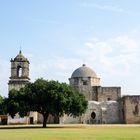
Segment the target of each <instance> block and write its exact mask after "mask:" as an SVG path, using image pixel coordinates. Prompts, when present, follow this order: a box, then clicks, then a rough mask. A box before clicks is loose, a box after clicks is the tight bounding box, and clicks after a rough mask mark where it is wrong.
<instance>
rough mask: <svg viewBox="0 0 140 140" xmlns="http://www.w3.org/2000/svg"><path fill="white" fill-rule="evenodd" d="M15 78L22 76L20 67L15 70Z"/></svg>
mask: <svg viewBox="0 0 140 140" xmlns="http://www.w3.org/2000/svg"><path fill="white" fill-rule="evenodd" d="M17 76H18V77H21V76H22V67H21V66H18V68H17Z"/></svg>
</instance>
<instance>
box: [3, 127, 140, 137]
mask: <svg viewBox="0 0 140 140" xmlns="http://www.w3.org/2000/svg"><path fill="white" fill-rule="evenodd" d="M0 140H140V125H48V128H41V125H32V126H31V125H30V126H28V125H22V126H17V125H16V126H14V125H10V126H0Z"/></svg>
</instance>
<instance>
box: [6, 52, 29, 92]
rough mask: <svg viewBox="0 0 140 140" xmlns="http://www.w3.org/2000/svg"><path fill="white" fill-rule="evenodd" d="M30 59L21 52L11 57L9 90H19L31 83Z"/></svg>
mask: <svg viewBox="0 0 140 140" xmlns="http://www.w3.org/2000/svg"><path fill="white" fill-rule="evenodd" d="M29 64H30V63H29V61H28V59H27V58H25V57H24V56H23V54H22V52H21V50H20V51H19V54H18V55H17V56H16V57H15V58H14V59H11V76H10V80H9V83H8V85H9V91H10V90H11V89H15V90H19V89H20V88H22V87H24V86H25V85H26V84H27V83H29V80H30V78H29Z"/></svg>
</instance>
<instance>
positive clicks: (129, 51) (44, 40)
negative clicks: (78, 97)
mask: <svg viewBox="0 0 140 140" xmlns="http://www.w3.org/2000/svg"><path fill="white" fill-rule="evenodd" d="M139 5H140V1H139V0H133V1H132V0H59V1H58V0H12V1H11V0H4V1H3V0H0V48H1V49H0V50H1V51H0V94H1V95H4V96H7V94H8V91H7V89H8V86H7V83H8V79H9V77H10V59H11V58H14V57H15V56H16V55H17V54H18V52H19V48H20V46H21V47H22V52H23V54H24V55H25V56H26V57H27V58H28V59H29V61H30V63H31V64H30V77H31V81H34V80H35V79H37V78H39V77H43V78H45V79H54V80H59V81H61V82H67V83H68V78H69V77H70V76H71V74H72V72H73V71H74V70H75V69H76V68H78V67H80V66H81V65H82V64H83V63H85V64H86V65H87V66H89V67H91V68H92V69H93V70H94V71H95V72H96V73H97V75H98V76H99V77H100V78H101V85H102V86H121V87H122V94H123V95H124V94H140V86H139V83H140V74H139V71H140V39H139V38H140V8H139Z"/></svg>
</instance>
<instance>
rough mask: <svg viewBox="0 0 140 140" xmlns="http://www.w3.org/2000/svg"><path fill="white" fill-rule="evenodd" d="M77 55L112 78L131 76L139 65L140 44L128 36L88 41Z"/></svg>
mask: <svg viewBox="0 0 140 140" xmlns="http://www.w3.org/2000/svg"><path fill="white" fill-rule="evenodd" d="M75 52H78V55H80V56H81V57H82V56H83V57H84V58H86V61H87V62H88V63H89V64H92V63H93V62H95V63H96V66H98V67H101V66H103V67H102V71H104V72H105V71H107V72H108V73H110V74H111V75H114V76H116V75H117V76H122V75H123V76H128V75H131V74H132V73H131V71H132V69H133V68H134V67H135V65H138V64H140V58H139V53H140V43H139V42H138V41H136V40H135V39H132V38H130V37H128V36H118V37H115V38H111V39H106V40H99V39H96V40H94V39H93V40H92V39H89V40H88V41H87V42H86V43H85V45H84V47H82V48H81V49H80V50H79V51H75Z"/></svg>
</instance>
